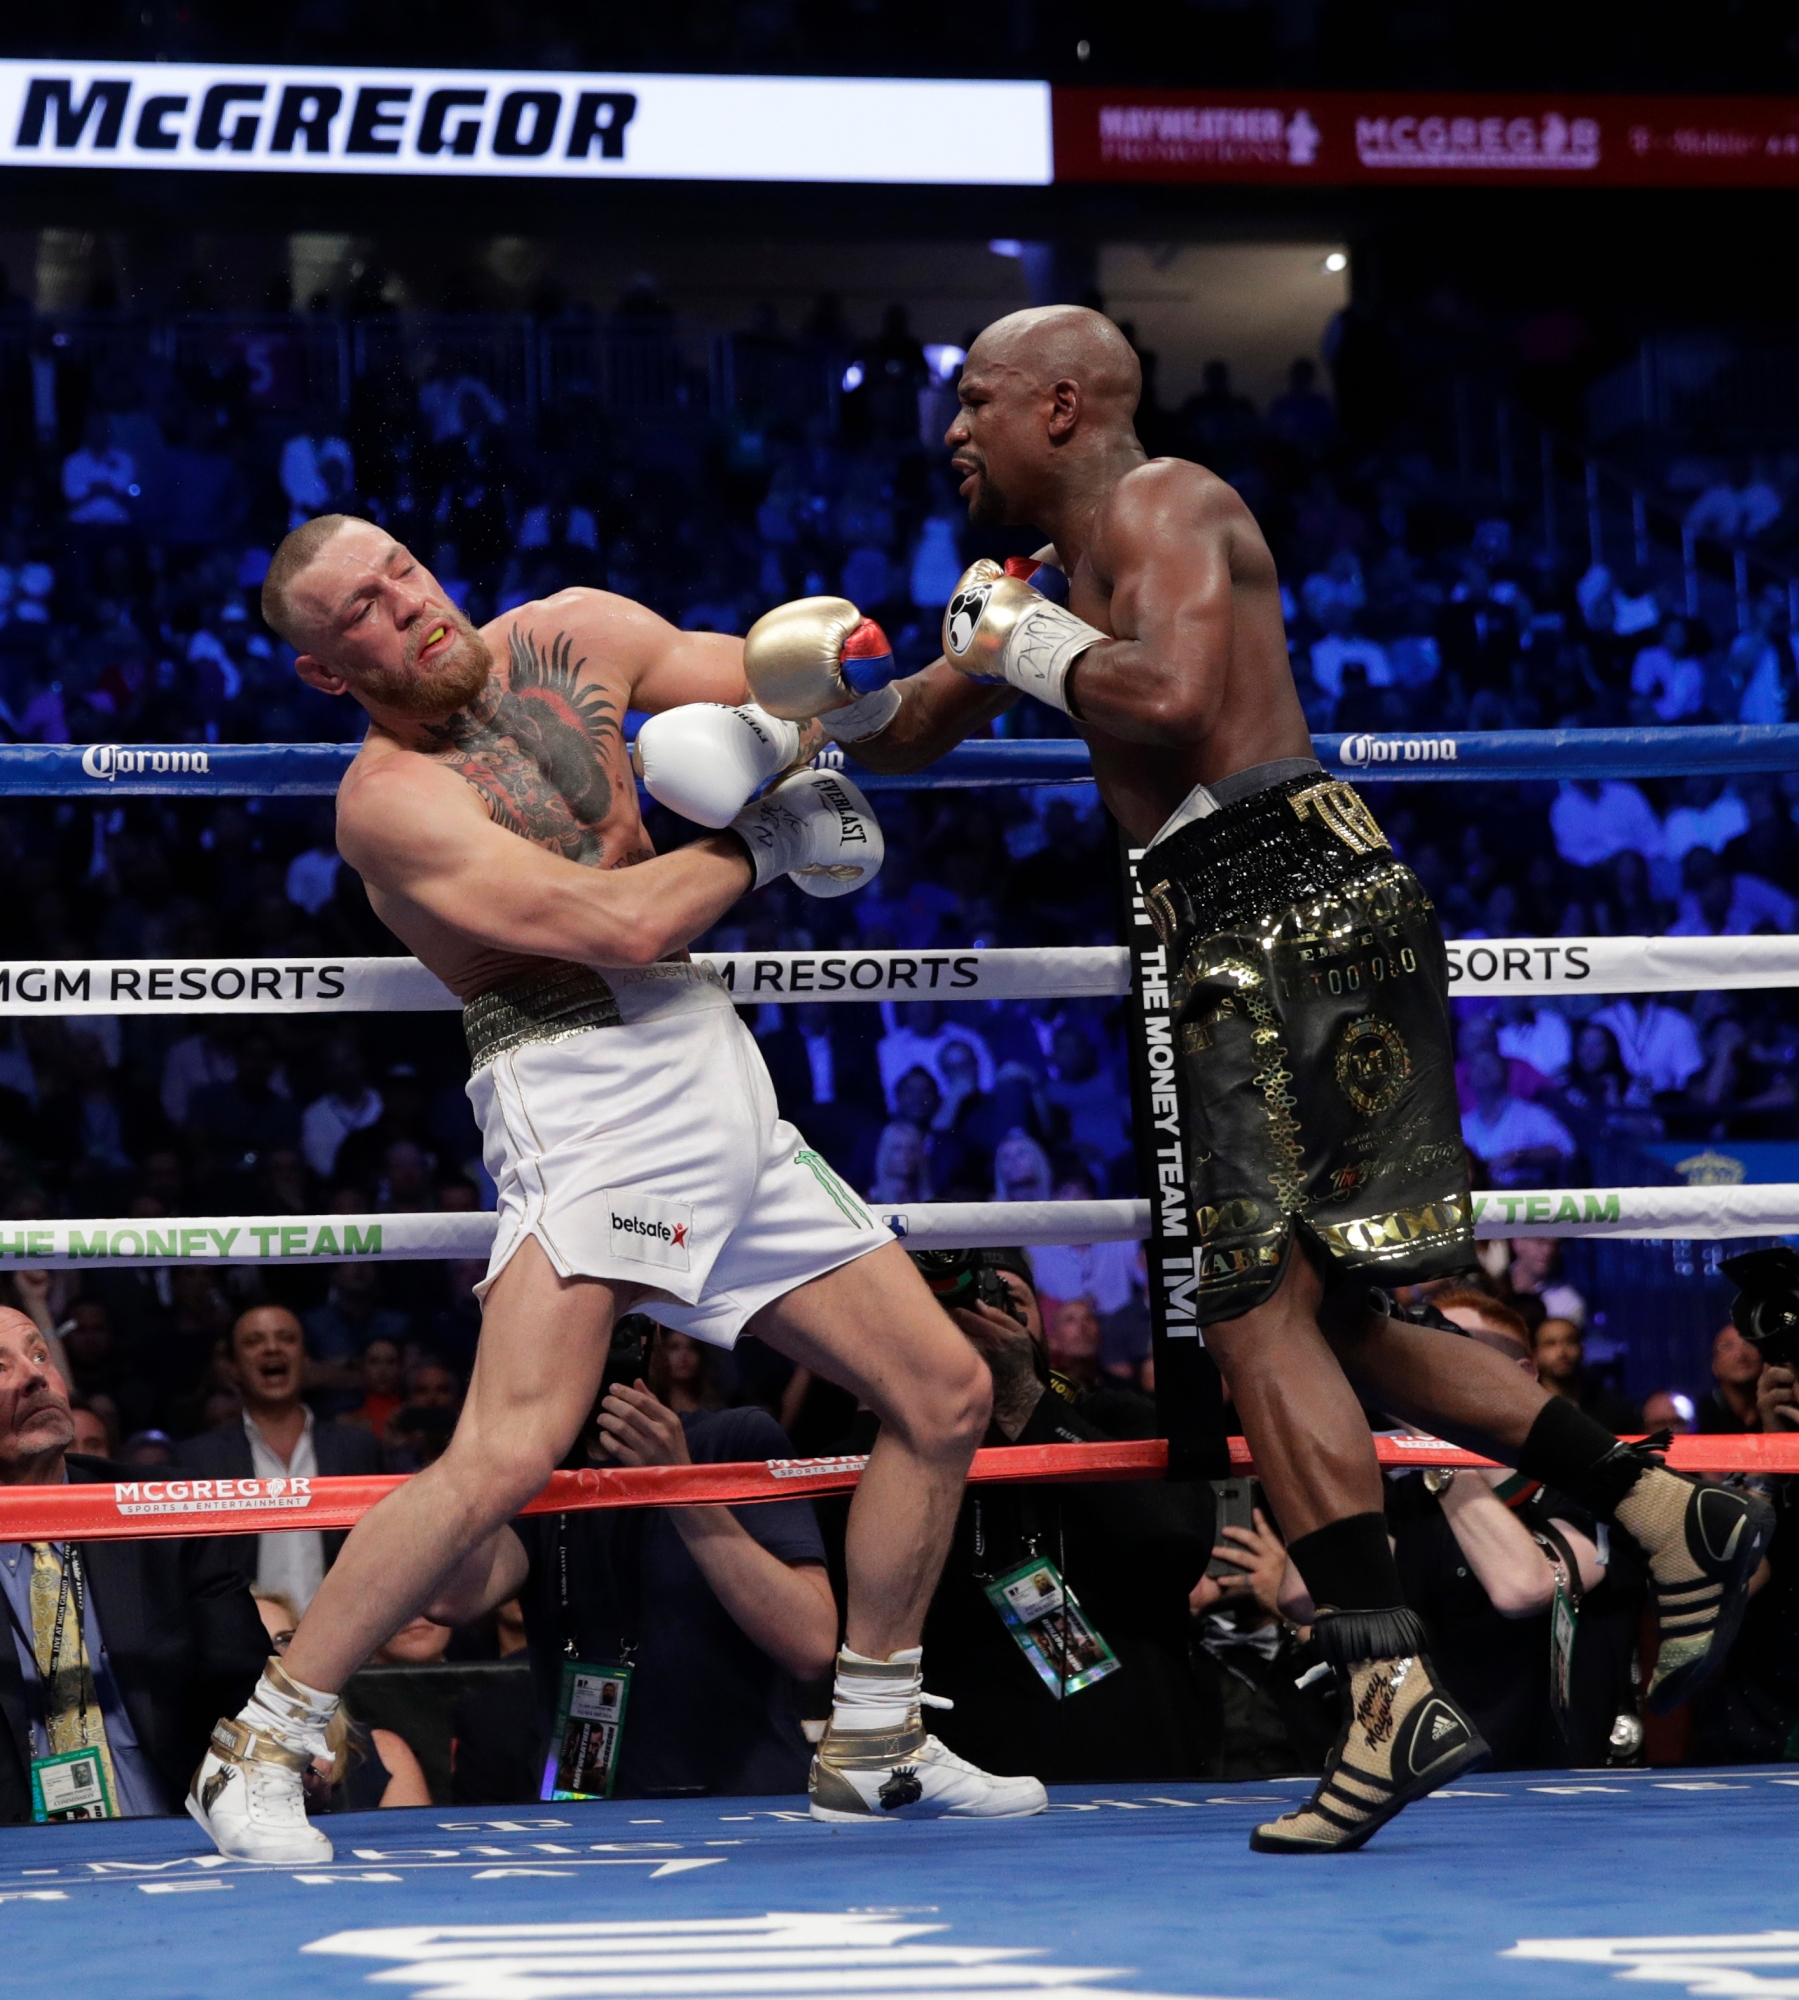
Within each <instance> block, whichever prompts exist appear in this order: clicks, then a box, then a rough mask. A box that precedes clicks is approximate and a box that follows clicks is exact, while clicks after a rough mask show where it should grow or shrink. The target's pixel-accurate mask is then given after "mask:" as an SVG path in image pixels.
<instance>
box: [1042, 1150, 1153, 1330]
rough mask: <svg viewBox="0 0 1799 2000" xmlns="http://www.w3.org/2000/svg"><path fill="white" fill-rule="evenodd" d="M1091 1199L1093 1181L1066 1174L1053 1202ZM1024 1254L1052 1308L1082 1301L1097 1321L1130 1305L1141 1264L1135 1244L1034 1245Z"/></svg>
mask: <svg viewBox="0 0 1799 2000" xmlns="http://www.w3.org/2000/svg"><path fill="white" fill-rule="evenodd" d="M1093 1198H1094V1187H1093V1182H1092V1181H1091V1180H1090V1179H1088V1178H1087V1177H1086V1176H1085V1175H1070V1176H1069V1177H1068V1178H1067V1179H1066V1180H1064V1181H1062V1182H1060V1183H1059V1184H1058V1186H1057V1188H1056V1191H1055V1195H1054V1199H1055V1200H1057V1201H1091V1200H1093ZM1027 1254H1028V1255H1029V1257H1030V1260H1031V1276H1032V1277H1033V1278H1034V1279H1035V1281H1036V1285H1037V1290H1038V1293H1039V1294H1040V1295H1041V1296H1042V1297H1044V1298H1047V1299H1050V1300H1053V1301H1054V1302H1055V1303H1056V1304H1058V1305H1059V1304H1061V1303H1062V1301H1063V1300H1065V1299H1085V1300H1086V1301H1087V1302H1088V1304H1089V1305H1091V1306H1092V1308H1093V1310H1094V1311H1095V1312H1096V1313H1098V1314H1099V1316H1100V1318H1101V1319H1102V1320H1103V1319H1106V1318H1108V1317H1110V1316H1111V1315H1112V1314H1114V1313H1120V1312H1123V1311H1124V1310H1125V1308H1126V1307H1127V1306H1129V1305H1130V1304H1131V1303H1132V1300H1133V1298H1134V1296H1135V1293H1136V1288H1137V1284H1138V1275H1137V1274H1138V1271H1139V1270H1140V1268H1141V1266H1142V1262H1143V1254H1142V1250H1141V1248H1140V1246H1139V1245H1137V1244H1135V1243H1057V1244H1040V1245H1038V1246H1037V1247H1036V1248H1034V1249H1032V1250H1030V1251H1029V1252H1028V1253H1027Z"/></svg>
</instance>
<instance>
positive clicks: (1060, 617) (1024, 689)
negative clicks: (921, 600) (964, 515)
mask: <svg viewBox="0 0 1799 2000" xmlns="http://www.w3.org/2000/svg"><path fill="white" fill-rule="evenodd" d="M1105 637H1106V635H1105V633H1103V632H1101V631H1099V630H1097V629H1096V628H1095V627H1094V626H1092V625H1089V624H1088V623H1087V622H1086V620H1085V619H1084V618H1077V617H1076V616H1075V615H1074V613H1073V612H1072V611H1070V610H1068V609H1067V607H1066V606H1064V605H1061V604H1057V603H1055V602H1054V601H1053V600H1052V599H1050V598H1047V597H1043V596H1041V595H1039V593H1038V592H1037V591H1036V590H1035V589H1033V588H1032V586H1031V585H1030V584H1028V583H1027V582H1025V581H1024V579H1023V578H1022V577H1016V576H1008V575H1007V573H1006V572H1005V571H1004V570H1003V569H1001V567H1000V566H999V564H998V563H996V562H988V561H986V560H985V559H984V558H983V560H982V561H980V562H977V563H970V564H969V566H968V568H967V569H966V570H964V571H963V573H962V580H961V581H960V582H959V583H958V584H957V585H956V588H955V593H954V595H953V596H952V597H951V598H950V601H949V603H948V605H947V606H946V607H945V609H944V613H943V656H944V658H945V659H946V660H948V661H949V663H950V665H951V666H952V667H954V668H955V669H956V671H957V672H958V673H962V674H967V675H968V676H969V677H970V678H971V679H973V680H984V681H1005V682H1006V683H1007V684H1008V685H1010V686H1012V687H1015V688H1017V689H1018V690H1019V691H1020V692H1021V693H1023V694H1028V695H1034V696H1035V697H1036V698H1037V700H1039V701H1045V702H1048V703H1049V705H1050V707H1051V708H1059V709H1060V710H1061V711H1062V713H1063V714H1064V715H1066V714H1067V713H1068V694H1067V690H1066V682H1067V680H1068V670H1069V668H1070V667H1072V666H1073V665H1074V663H1075V661H1076V660H1078V659H1079V658H1080V656H1081V655H1082V654H1083V653H1084V652H1086V650H1087V648H1088V647H1089V646H1097V645H1099V644H1101V643H1102V642H1103V641H1104V639H1105Z"/></svg>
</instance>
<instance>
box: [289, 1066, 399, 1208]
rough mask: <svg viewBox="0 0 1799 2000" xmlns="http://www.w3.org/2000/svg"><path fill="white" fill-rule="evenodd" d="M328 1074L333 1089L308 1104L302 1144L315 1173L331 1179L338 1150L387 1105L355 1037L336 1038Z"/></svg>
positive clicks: (304, 1118) (326, 1070)
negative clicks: (370, 1079) (369, 1073)
mask: <svg viewBox="0 0 1799 2000" xmlns="http://www.w3.org/2000/svg"><path fill="white" fill-rule="evenodd" d="M325 1075H326V1077H327V1079H328V1080H329V1082H330V1086H331V1087H330V1088H329V1089H328V1090H327V1091H326V1092H325V1094H324V1096H322V1097H315V1098H314V1099H313V1101H312V1102H311V1103H310V1104H309V1105H307V1107H306V1111H305V1115H304V1116H303V1117H302V1118H301V1120H300V1145H301V1150H302V1151H303V1152H304V1153H305V1155H306V1159H307V1164H308V1165H309V1166H310V1167H311V1168H312V1170H313V1172H314V1173H315V1174H317V1175H318V1176H319V1177H320V1178H321V1179H322V1180H329V1179H330V1178H331V1174H332V1170H333V1169H334V1168H335V1167H336V1165H337V1152H338V1148H339V1147H340V1146H341V1145H342V1144H343V1142H344V1141H345V1140H346V1139H347V1138H348V1137H349V1136H350V1134H351V1133H352V1132H360V1131H362V1130H364V1129H365V1127H367V1126H370V1125H372V1124H374V1122H375V1120H376V1119H377V1118H379V1117H380V1116H381V1112H382V1109H383V1106H382V1102H381V1093H380V1092H379V1091H378V1090H376V1089H375V1087H374V1086H373V1085H372V1084H371V1083H370V1082H369V1080H368V1070H367V1068H366V1066H365V1065H364V1062H363V1059H362V1050H361V1048H360V1047H359V1046H358V1045H357V1043H356V1041H355V1039H354V1038H353V1037H352V1036H349V1035H336V1036H333V1037H332V1040H331V1045H330V1047H329V1048H328V1049H327V1050H326V1052H325Z"/></svg>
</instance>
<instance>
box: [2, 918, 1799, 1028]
mask: <svg viewBox="0 0 1799 2000" xmlns="http://www.w3.org/2000/svg"><path fill="white" fill-rule="evenodd" d="M696 957H698V958H699V959H700V960H701V962H702V963H704V964H707V965H710V966H712V967H713V968H714V969H715V970H716V971H717V972H718V974H719V977H720V978H721V979H723V980H724V982H725V984H726V985H727V986H728V987H729V988H730V989H731V991H732V993H733V994H734V995H735V996H736V997H737V999H738V1000H739V1001H740V1002H745V1003H751V1004H753V1003H756V1002H760V1001H764V1000H808V1001H810V1000H824V1001H839V1000H922V999H932V1000H1042V999H1069V1000H1072V999H1079V998H1087V997H1094V998H1114V997H1117V996H1120V995H1122V994H1124V993H1126V992H1128V991H1129V990H1130V963H1129V953H1128V951H1127V949H1126V947H1125V946H1123V945H1058V946H1049V947H1044V948H1041V949H1034V950H1016V949H1011V948H996V947H989V948H975V947H971V948H969V949H968V950H965V951H770V952H747V951H745V952H709V953H702V954H696ZM1356 976H1357V977H1359V976H1360V975H1359V974H1357V975H1356ZM1774 986H1799V937H1720V938H1712V937H1704V938H1669V937H1618V938H1494V939H1490V940H1489V939H1484V938H1475V939H1470V938H1461V939H1457V940H1455V941H1454V942H1453V943H1451V945H1450V947H1449V990H1450V992H1451V994H1452V995H1455V996H1458V997H1461V996H1466V997H1470V998H1472V997H1475V996H1480V995H1507V994H1538V993H1689V992H1694V991H1699V990H1712V991H1717V990H1720V989H1723V988H1726V987H1774ZM460 1005H461V1002H460V1001H458V1000H457V998H456V996H455V995H454V994H453V993H452V992H451V991H450V989H449V988H448V987H447V986H445V985H443V984H442V982H441V981H440V980H438V979H437V978H436V977H435V975H433V974H432V973H429V972H427V971H426V970H425V968H424V967H423V966H422V965H420V964H419V962H418V960H417V959H415V958H301V959H278V958H186V959H137V958H131V959H126V958H119V959H111V958H78V959H76V958H71V959H52V960H48V961H45V960H37V961H33V960H29V959H11V960H5V961H0V1018H5V1017H8V1016H15V1017H18V1016H23V1017H30V1016H34V1015H68V1016H77V1015H82V1014H390V1013H391V1014H401V1013H433V1012H445V1011H453V1010H454V1009H456V1008H457V1007H459V1006H460Z"/></svg>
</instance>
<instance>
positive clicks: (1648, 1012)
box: [1591, 999, 1705, 1091]
mask: <svg viewBox="0 0 1799 2000" xmlns="http://www.w3.org/2000/svg"><path fill="white" fill-rule="evenodd" d="M1591 1018H1592V1020H1593V1022H1594V1023H1595V1025H1597V1026H1598V1027H1601V1028H1609V1029H1610V1030H1611V1032H1612V1036H1613V1039H1614V1040H1615V1041H1616V1042H1617V1044H1618V1054H1619V1056H1620V1057H1621V1058H1622V1059H1623V1062H1624V1067H1625V1068H1626V1069H1627V1070H1629V1072H1630V1074H1631V1078H1632V1080H1633V1081H1634V1082H1640V1083H1642V1084H1644V1085H1645V1086H1646V1087H1647V1088H1648V1089H1650V1090H1651V1091H1663V1090H1684V1089H1685V1087H1686V1081H1687V1078H1688V1077H1690V1076H1691V1075H1692V1074H1693V1072H1694V1071H1695V1070H1696V1069H1698V1068H1699V1066H1700V1065H1701V1063H1703V1062H1704V1060H1705V1058H1704V1057H1703V1056H1702V1055H1701V1054H1700V1052H1699V1036H1698V1034H1697V1033H1696V1032H1695V1030H1694V1027H1693V1023H1692V1020H1691V1018H1690V1017H1689V1016H1688V1015H1686V1014H1684V1013H1682V1012H1681V1010H1680V1009H1679V1008H1678V1007H1670V1006H1668V1005H1667V1004H1666V1003H1665V1002H1664V1001H1661V1000H1632V999H1622V1000H1614V1001H1612V1002H1611V1003H1610V1005H1609V1006H1605V1007H1601V1008H1600V1009H1599V1010H1598V1011H1597V1012H1596V1013H1595V1014H1594V1015H1593V1016H1592V1017H1591Z"/></svg>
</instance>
